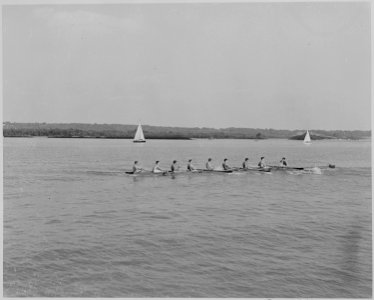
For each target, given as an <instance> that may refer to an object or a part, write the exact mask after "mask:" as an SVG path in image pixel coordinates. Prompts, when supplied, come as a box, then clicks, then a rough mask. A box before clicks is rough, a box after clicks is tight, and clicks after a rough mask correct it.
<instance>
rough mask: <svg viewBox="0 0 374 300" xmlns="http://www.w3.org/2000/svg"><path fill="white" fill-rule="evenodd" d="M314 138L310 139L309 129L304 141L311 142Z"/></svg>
mask: <svg viewBox="0 0 374 300" xmlns="http://www.w3.org/2000/svg"><path fill="white" fill-rule="evenodd" d="M311 142H312V140H311V139H310V135H309V131H308V130H307V131H306V134H305V137H304V143H305V144H310V143H311Z"/></svg>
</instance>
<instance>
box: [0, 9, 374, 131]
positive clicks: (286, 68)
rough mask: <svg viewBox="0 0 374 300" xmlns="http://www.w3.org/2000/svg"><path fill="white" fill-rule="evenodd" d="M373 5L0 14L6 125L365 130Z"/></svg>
mask: <svg viewBox="0 0 374 300" xmlns="http://www.w3.org/2000/svg"><path fill="white" fill-rule="evenodd" d="M370 43H371V40H370V3H369V2H367V3H349V2H347V3H307V2H303V3H275V4H274V3H267V4H264V3H262V4H261V3H238V4H231V3H221V4H218V3H216V4H214V3H209V4H180V3H179V4H178V3H175V4H117V5H50V6H41V5H28V6H26V5H24V6H4V7H3V60H4V61H3V66H4V70H3V79H4V82H3V84H4V98H3V108H4V113H3V120H4V121H12V122H69V123H70V122H80V123H121V124H136V123H138V122H141V123H142V124H149V125H162V126H187V127H195V126H197V127H202V126H206V127H216V128H221V127H255V128H276V129H370V127H371V124H370V117H371V114H370V112H371V108H370V97H371V81H370V71H371V65H370V64H371V62H370V54H371V53H370V52H371V49H370Z"/></svg>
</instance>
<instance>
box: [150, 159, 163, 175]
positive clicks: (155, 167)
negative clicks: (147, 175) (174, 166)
mask: <svg viewBox="0 0 374 300" xmlns="http://www.w3.org/2000/svg"><path fill="white" fill-rule="evenodd" d="M159 163H160V161H158V160H157V161H156V163H155V166H154V167H153V169H152V172H153V173H163V172H164V171H163V170H162V169H161V168H160V166H159V165H158V164H159Z"/></svg>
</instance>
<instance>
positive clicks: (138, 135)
mask: <svg viewBox="0 0 374 300" xmlns="http://www.w3.org/2000/svg"><path fill="white" fill-rule="evenodd" d="M133 142H134V143H145V138H144V133H143V129H142V125H140V124H139V125H138V129H137V130H136V133H135V137H134V141H133Z"/></svg>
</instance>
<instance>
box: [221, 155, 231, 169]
mask: <svg viewBox="0 0 374 300" xmlns="http://www.w3.org/2000/svg"><path fill="white" fill-rule="evenodd" d="M222 168H223V169H224V170H225V171H228V170H231V168H230V166H229V165H228V164H227V158H225V159H224V160H223V163H222Z"/></svg>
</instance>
